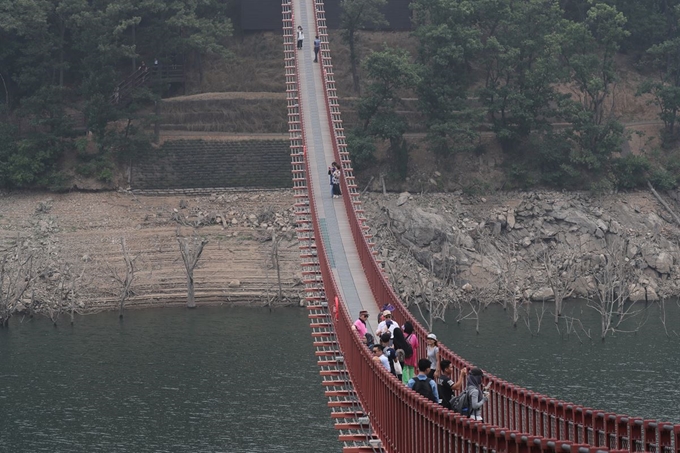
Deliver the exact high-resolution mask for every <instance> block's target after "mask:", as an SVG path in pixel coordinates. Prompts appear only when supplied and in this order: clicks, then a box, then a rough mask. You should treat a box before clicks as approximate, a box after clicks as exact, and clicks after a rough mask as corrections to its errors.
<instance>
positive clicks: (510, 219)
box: [507, 209, 515, 230]
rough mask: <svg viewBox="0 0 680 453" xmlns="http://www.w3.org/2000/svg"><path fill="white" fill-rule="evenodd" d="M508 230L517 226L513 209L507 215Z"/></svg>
mask: <svg viewBox="0 0 680 453" xmlns="http://www.w3.org/2000/svg"><path fill="white" fill-rule="evenodd" d="M507 223H508V230H512V229H513V228H515V211H514V210H513V209H511V210H509V211H508V215H507Z"/></svg>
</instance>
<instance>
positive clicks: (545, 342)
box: [434, 301, 680, 423]
mask: <svg viewBox="0 0 680 453" xmlns="http://www.w3.org/2000/svg"><path fill="white" fill-rule="evenodd" d="M535 308H539V309H540V304H534V312H533V316H532V317H531V327H532V329H533V331H534V332H535V330H536V326H537V318H536V315H535ZM546 308H547V309H548V310H550V309H552V307H551V305H549V304H546ZM661 313H662V312H661V310H660V309H659V306H658V305H656V304H654V305H650V307H649V308H648V310H647V312H646V314H645V316H644V317H637V318H635V319H634V320H631V322H629V323H627V324H626V328H629V329H630V330H634V329H635V328H636V326H637V325H638V324H640V322H643V324H642V326H641V327H639V330H638V331H637V332H636V333H629V334H623V333H620V334H616V335H615V336H608V337H607V338H606V339H605V341H604V342H602V341H600V336H599V332H600V330H599V329H600V327H599V326H600V324H599V322H600V321H599V319H600V318H599V314H597V313H596V312H594V311H593V310H592V309H591V308H588V307H587V306H586V303H585V302H582V301H569V302H567V306H566V307H565V314H566V315H568V316H571V317H573V318H578V319H579V320H580V321H581V322H582V323H583V325H584V327H585V329H590V330H591V337H592V340H591V339H588V338H587V337H586V335H585V333H584V331H583V330H580V329H579V330H577V332H576V333H569V334H567V329H566V327H565V326H566V325H565V324H564V320H563V321H561V324H560V330H559V331H558V329H557V328H556V327H555V324H554V322H553V319H552V317H551V315H550V314H549V313H546V314H545V317H544V319H543V322H542V325H541V331H540V333H539V334H538V335H532V334H531V333H530V331H529V329H528V328H527V327H526V324H525V323H524V321H523V320H520V321H519V323H518V326H517V328H513V326H512V322H511V321H510V319H509V313H508V312H506V311H504V310H503V309H502V308H501V307H500V306H491V307H489V308H487V310H486V311H484V312H482V313H481V317H480V333H479V334H477V333H476V330H475V322H474V321H471V320H467V321H462V322H461V323H460V324H457V323H456V322H455V313H454V312H449V313H448V314H447V321H448V322H447V323H446V324H444V323H441V322H438V323H436V324H435V327H434V332H435V333H436V334H437V336H438V337H439V338H440V339H441V340H443V341H444V343H445V344H446V345H447V346H449V347H451V348H453V350H454V351H455V352H456V353H458V354H459V355H461V356H462V357H464V358H466V359H467V360H469V361H471V362H473V363H474V364H476V365H478V366H480V367H482V368H484V369H485V370H487V371H488V372H490V373H493V374H495V375H496V376H498V377H500V378H502V379H504V380H506V381H509V382H512V383H514V384H518V385H521V386H522V387H525V388H528V389H530V390H534V391H537V392H540V393H542V394H545V395H549V396H551V397H555V398H559V399H562V400H566V401H569V402H573V403H577V404H582V405H585V406H588V407H592V408H595V409H602V410H607V411H612V412H616V413H620V414H627V415H630V416H634V417H644V418H648V419H656V420H658V421H668V422H674V423H680V337H679V336H678V335H679V334H680V308H679V307H678V305H677V303H676V302H675V301H673V302H667V303H666V317H667V321H666V326H667V330H668V332H666V330H665V329H664V327H663V324H662V323H661V321H660V319H661V318H660V314H661ZM577 334H578V335H577ZM579 337H580V338H579Z"/></svg>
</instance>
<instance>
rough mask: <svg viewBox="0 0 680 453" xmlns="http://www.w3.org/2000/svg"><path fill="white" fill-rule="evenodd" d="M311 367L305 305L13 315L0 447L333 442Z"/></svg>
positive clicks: (237, 447)
mask: <svg viewBox="0 0 680 453" xmlns="http://www.w3.org/2000/svg"><path fill="white" fill-rule="evenodd" d="M318 373H319V369H318V367H317V365H316V359H315V357H314V352H313V347H312V341H311V337H310V329H309V326H308V319H307V312H306V310H303V309H297V308H294V309H293V308H288V309H275V310H272V311H271V312H269V310H266V309H254V308H221V307H201V308H199V309H197V310H186V309H182V308H171V309H167V308H166V309H156V310H143V311H128V312H127V315H126V318H125V320H124V322H123V323H119V321H118V319H117V314H116V313H114V312H111V313H102V314H98V315H92V316H87V317H83V318H77V319H76V322H75V325H74V327H71V326H70V325H69V324H68V322H67V321H66V320H65V319H64V323H63V324H62V325H60V326H59V327H58V328H54V327H52V325H51V323H49V322H47V321H46V320H44V319H37V320H34V321H31V322H24V323H19V320H18V319H16V318H14V319H13V320H12V322H11V325H10V328H9V329H4V330H0V451H2V452H12V453H15V452H16V453H18V452H107V453H110V452H292V451H308V449H309V446H310V445H314V450H318V451H324V450H325V451H340V450H341V444H340V443H339V442H338V440H337V432H336V431H335V429H334V428H333V424H332V420H331V418H330V416H329V411H328V408H327V407H326V401H327V400H326V398H325V397H324V395H323V388H322V386H321V383H320V382H321V380H320V376H319V374H318Z"/></svg>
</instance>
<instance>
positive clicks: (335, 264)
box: [293, 0, 380, 333]
mask: <svg viewBox="0 0 680 453" xmlns="http://www.w3.org/2000/svg"><path fill="white" fill-rule="evenodd" d="M293 11H294V12H295V14H296V16H295V18H294V23H295V27H296V28H297V26H298V25H302V28H303V30H304V33H305V40H304V44H303V47H302V50H298V52H299V55H298V64H299V66H298V81H299V91H300V102H301V105H302V112H303V116H304V124H303V129H304V134H305V138H306V142H307V162H308V165H309V169H310V179H311V181H312V190H311V191H310V194H309V196H310V198H311V197H313V198H314V202H315V204H316V207H317V214H318V218H319V227H320V229H321V233H322V240H323V241H324V245H325V246H326V247H327V250H328V251H329V253H328V258H329V260H330V263H331V268H332V269H333V274H334V277H335V279H336V281H337V283H338V285H339V286H340V293H341V295H342V300H343V301H345V304H346V305H347V308H348V309H349V313H350V315H351V316H352V317H353V319H356V318H357V317H358V316H359V311H360V310H367V311H368V312H369V314H370V317H369V323H368V324H369V325H368V327H369V329H368V330H369V332H371V333H374V332H375V329H376V328H377V324H376V323H377V315H378V308H377V307H378V306H379V305H380V304H377V303H376V301H375V300H374V298H373V292H372V291H371V288H370V286H369V284H368V280H367V279H366V276H365V274H364V271H363V268H362V266H361V261H359V254H358V251H357V248H356V245H355V243H354V239H353V237H352V230H351V228H350V225H349V218H348V217H347V212H346V210H345V206H344V204H343V200H342V199H339V198H335V199H334V198H333V197H332V195H331V187H330V181H329V176H328V167H330V166H331V163H332V162H333V161H334V160H335V158H334V155H333V135H332V131H331V129H330V125H329V122H328V114H327V110H326V103H325V96H324V95H325V93H324V86H323V81H322V76H321V71H322V69H321V64H320V63H314V50H313V44H312V43H313V41H314V30H315V29H316V27H315V17H314V3H313V2H311V1H304V0H293Z"/></svg>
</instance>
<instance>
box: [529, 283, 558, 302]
mask: <svg viewBox="0 0 680 453" xmlns="http://www.w3.org/2000/svg"><path fill="white" fill-rule="evenodd" d="M554 297H555V293H553V290H552V288H550V287H549V286H544V287H542V288H538V289H537V290H535V291H533V292H532V293H531V300H533V301H534V302H540V301H544V300H551V299H553V298H554Z"/></svg>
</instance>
